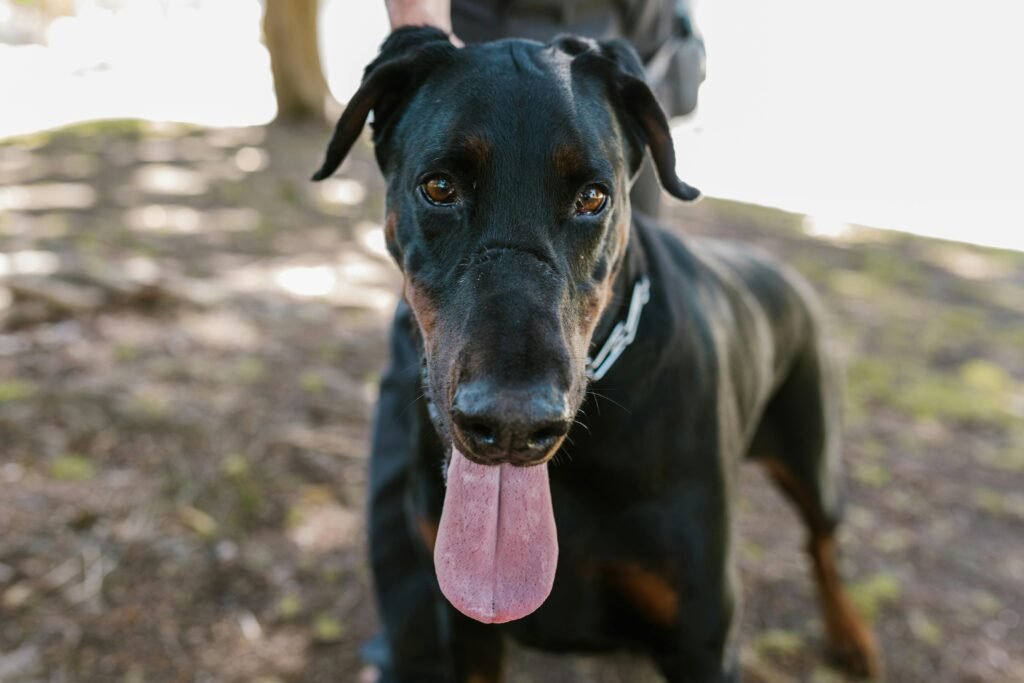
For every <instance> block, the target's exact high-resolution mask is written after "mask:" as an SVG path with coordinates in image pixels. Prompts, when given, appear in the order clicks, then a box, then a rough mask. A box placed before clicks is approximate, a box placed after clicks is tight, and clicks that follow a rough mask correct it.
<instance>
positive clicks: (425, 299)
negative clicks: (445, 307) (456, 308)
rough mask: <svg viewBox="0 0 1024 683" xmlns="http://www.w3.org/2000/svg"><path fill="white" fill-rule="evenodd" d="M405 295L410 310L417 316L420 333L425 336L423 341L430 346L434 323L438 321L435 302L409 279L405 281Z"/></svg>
mask: <svg viewBox="0 0 1024 683" xmlns="http://www.w3.org/2000/svg"><path fill="white" fill-rule="evenodd" d="M404 294H405V300H406V302H408V304H409V308H411V309H412V312H413V315H415V316H416V322H417V324H419V326H420V332H421V333H422V334H423V341H424V343H426V344H427V345H428V346H429V345H430V339H431V335H432V334H433V332H434V323H435V322H436V321H437V308H436V307H435V306H434V302H433V301H431V300H430V297H429V296H428V295H427V293H426V291H424V289H423V288H422V287H420V286H419V285H417V284H416V283H415V282H413V281H412V280H410V279H408V278H406V281H405V292H404Z"/></svg>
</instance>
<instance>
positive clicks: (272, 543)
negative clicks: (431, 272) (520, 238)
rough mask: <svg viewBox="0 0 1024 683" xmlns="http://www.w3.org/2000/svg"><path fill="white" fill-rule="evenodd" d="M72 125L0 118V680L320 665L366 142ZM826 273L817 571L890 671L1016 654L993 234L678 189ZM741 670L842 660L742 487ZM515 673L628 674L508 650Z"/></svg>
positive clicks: (354, 342)
mask: <svg viewBox="0 0 1024 683" xmlns="http://www.w3.org/2000/svg"><path fill="white" fill-rule="evenodd" d="M325 139H326V132H325V131H323V130H319V129H295V128H279V127H268V128H250V129H232V130H223V129H216V130H211V129H199V128H192V127H186V126H177V125H166V124H164V125H157V124H147V123H138V122H131V121H127V122H110V123H103V124H87V125H82V126H77V127H74V128H71V129H65V130H61V131H56V132H53V133H47V134H38V135H34V136H30V137H26V138H20V139H17V140H11V141H4V142H0V683H35V682H42V681H59V682H69V683H77V682H82V683H87V682H89V683H91V682H104V683H106V682H114V681H118V682H121V681H123V682H125V683H129V682H131V683H142V682H143V681H146V682H159V683H164V682H166V683H171V682H175V683H177V682H182V683H184V682H196V683H214V682H225V683H228V682H235V681H238V682H241V681H256V682H259V683H298V682H299V681H303V682H306V681H308V682H315V681H349V680H354V679H355V678H356V675H357V672H358V670H359V658H358V652H357V649H358V647H359V645H360V643H361V642H362V641H364V640H365V639H366V638H367V637H368V636H369V635H370V634H371V633H372V632H373V629H374V626H375V617H374V611H373V604H372V600H371V598H370V593H369V576H368V570H367V566H366V560H365V553H364V539H363V535H362V524H363V503H364V498H365V494H364V482H365V470H366V452H367V434H368V418H369V416H370V412H371V408H372V404H373V401H374V397H375V393H376V381H377V378H378V376H379V373H380V371H381V368H382V366H383V364H384V362H385V356H384V352H385V332H386V326H387V323H388V318H389V315H390V311H391V309H392V307H393V305H394V302H395V292H397V285H398V276H397V271H396V269H395V268H394V267H393V266H392V265H391V264H390V262H389V261H388V260H387V258H386V255H385V253H384V251H383V244H382V237H381V234H380V225H379V223H380V220H381V217H382V215H383V199H382V194H381V193H382V189H381V182H380V179H379V174H378V172H377V170H376V167H375V165H374V164H373V162H372V157H371V155H370V154H369V151H368V149H365V148H364V149H363V150H361V152H360V154H359V155H358V157H357V158H355V159H353V160H350V161H349V163H348V164H347V165H346V167H345V168H344V169H343V172H342V173H341V174H340V175H339V177H338V178H337V179H334V180H332V181H330V182H328V183H325V184H322V185H314V184H312V183H308V182H307V181H306V178H307V177H308V176H309V174H310V172H311V171H312V170H314V168H315V167H316V165H317V161H318V159H319V155H320V150H321V148H322V145H323V144H324V141H325ZM672 214H673V215H672V217H671V221H672V222H674V223H675V224H676V225H678V226H681V229H682V230H683V231H684V232H685V233H687V234H707V235H718V236H723V237H730V238H736V239H741V240H744V241H748V242H754V243H757V244H760V245H762V246H763V247H765V248H766V249H768V250H770V251H772V252H774V253H776V254H779V255H781V256H783V257H784V258H785V259H787V260H788V261H789V262H791V263H792V264H794V265H795V266H796V267H797V268H799V269H800V270H801V271H802V272H803V273H804V274H805V275H807V277H808V278H809V279H810V280H811V281H812V282H813V283H814V284H815V285H816V286H817V287H818V289H819V291H820V292H821V294H822V296H823V298H824V299H825V300H826V302H827V304H828V307H829V309H830V311H831V314H832V318H833V321H834V326H835V332H836V336H837V339H838V347H837V351H838V352H839V354H840V355H841V356H842V357H843V359H844V361H845V364H846V367H847V374H848V378H847V379H848V382H847V384H848V387H847V391H846V416H847V428H846V437H845V443H846V463H847V471H848V475H849V476H848V479H849V506H848V522H847V524H846V525H845V527H844V530H843V533H842V543H843V547H844V549H845V556H844V567H845V570H846V572H847V574H848V575H849V577H850V579H851V583H852V591H853V594H854V597H855V599H856V601H857V603H858V604H859V606H860V607H861V609H862V610H863V611H864V612H865V613H866V614H867V615H868V616H869V618H870V619H871V620H872V621H873V623H874V624H875V628H876V630H877V634H878V637H879V640H880V642H881V645H882V647H883V649H884V656H885V664H886V669H887V680H890V681H899V682H915V681H929V682H933V681H934V682H944V681H958V682H961V681H962V682H969V681H977V682H979V683H980V682H986V683H993V682H994V683H1011V682H1019V681H1024V626H1022V624H1021V620H1022V618H1024V542H1022V539H1024V254H1017V253H1009V252H998V251H992V250H985V249H979V248H973V247H967V246H962V245H958V244H952V243H945V242H939V241H933V240H927V239H921V238H915V237H908V236H899V235H895V234H889V233H882V232H878V231H873V230H867V229H859V228H848V227H847V228H845V229H837V228H843V226H834V225H828V224H821V223H815V222H813V221H810V220H806V219H804V218H802V217H801V216H795V215H790V214H784V213H780V212H776V211H770V210H766V209H761V208H757V207H751V206H744V205H739V204H733V203H728V202H721V201H714V200H706V201H704V202H701V203H700V204H698V205H696V206H692V207H690V206H688V207H678V208H674V209H672ZM739 526H740V535H741V542H740V546H739V560H740V566H741V575H742V579H743V590H744V597H745V608H744V612H743V615H742V627H741V630H742V634H743V656H742V661H743V665H744V670H745V673H746V677H745V680H748V681H754V682H760V683H776V682H781V681H814V682H816V683H833V682H836V683H838V682H841V681H844V680H847V679H845V678H844V677H843V676H842V675H840V674H839V673H836V672H835V671H834V670H833V669H831V668H830V667H829V665H828V662H827V661H826V660H825V658H824V657H823V655H822V647H821V646H822V637H821V628H820V622H819V619H818V616H817V612H816V606H815V603H814V600H813V593H812V584H811V581H810V577H809V575H808V571H807V563H806V561H805V558H804V555H803V553H802V551H801V545H802V536H801V531H800V527H799V525H798V523H797V522H796V518H795V516H794V514H793V512H792V511H791V510H790V509H789V508H788V507H787V506H786V505H785V504H784V503H783V502H782V500H781V498H780V496H779V495H778V494H777V493H776V492H775V491H774V489H772V488H771V487H770V486H769V485H768V484H767V483H766V479H765V478H764V476H763V475H762V473H761V472H760V471H758V470H757V469H755V468H748V469H747V471H746V472H745V473H744V480H743V482H742V502H741V515H740V519H739ZM508 673H509V680H510V681H512V682H513V683H518V682H523V683H529V682H534V683H544V682H546V681H588V682H590V681H592V682H594V683H610V682H612V681H629V682H630V683H632V682H634V681H644V680H656V677H655V676H654V674H653V673H652V672H651V670H650V668H649V667H646V666H644V665H643V664H642V663H638V662H636V661H633V660H631V659H628V658H624V657H621V656H618V657H612V658H586V659H571V660H564V659H552V658H548V657H543V656H540V655H537V654H535V653H531V652H526V651H523V650H516V651H515V652H514V653H513V655H512V657H511V661H510V664H509V672H508Z"/></svg>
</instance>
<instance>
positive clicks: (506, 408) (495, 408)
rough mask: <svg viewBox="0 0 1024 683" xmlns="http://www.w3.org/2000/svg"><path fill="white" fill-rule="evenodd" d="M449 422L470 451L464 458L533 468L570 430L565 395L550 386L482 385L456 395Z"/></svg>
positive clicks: (466, 387)
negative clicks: (531, 466) (452, 422)
mask: <svg viewBox="0 0 1024 683" xmlns="http://www.w3.org/2000/svg"><path fill="white" fill-rule="evenodd" d="M452 419H453V421H454V423H455V431H456V432H457V435H458V437H459V440H460V441H461V442H462V443H463V444H464V445H465V447H466V448H467V449H468V450H469V453H466V454H465V455H468V456H469V457H471V458H474V459H476V460H479V461H486V462H489V463H494V464H498V463H502V462H510V463H512V464H515V465H530V464H535V463H538V462H540V461H541V460H543V458H544V457H545V456H547V455H548V453H549V451H550V450H551V448H552V446H554V445H555V444H556V443H558V442H559V441H560V440H561V439H562V437H563V436H565V435H566V434H568V433H569V427H570V426H571V425H572V416H571V415H569V402H568V399H567V397H566V396H565V393H564V392H560V391H558V390H557V389H555V388H554V387H550V386H531V387H523V388H516V389H508V388H500V389H499V388H497V387H495V386H493V385H492V384H491V383H490V382H486V381H472V382H469V383H467V384H463V385H461V386H460V387H459V388H458V389H457V390H456V391H455V397H454V399H453V400H452Z"/></svg>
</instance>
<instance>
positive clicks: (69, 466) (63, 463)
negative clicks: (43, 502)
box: [50, 453, 96, 481]
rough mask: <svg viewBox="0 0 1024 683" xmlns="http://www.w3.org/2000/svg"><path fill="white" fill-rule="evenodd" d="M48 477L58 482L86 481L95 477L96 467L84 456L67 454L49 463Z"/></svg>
mask: <svg viewBox="0 0 1024 683" xmlns="http://www.w3.org/2000/svg"><path fill="white" fill-rule="evenodd" d="M50 476H51V477H53V478H54V479H58V480H60V481H88V480H89V479H92V478H93V477H94V476H96V467H95V466H94V465H93V464H92V462H91V461H90V460H89V459H88V458H86V457H85V456H82V455H77V454H75V453H68V454H67V455H62V456H61V457H59V458H57V459H56V460H54V461H53V462H51V463H50Z"/></svg>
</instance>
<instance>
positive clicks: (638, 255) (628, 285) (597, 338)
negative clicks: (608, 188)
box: [590, 218, 647, 350]
mask: <svg viewBox="0 0 1024 683" xmlns="http://www.w3.org/2000/svg"><path fill="white" fill-rule="evenodd" d="M646 274H647V254H645V253H644V247H643V243H642V242H641V240H640V236H639V234H637V222H636V218H633V219H632V220H630V222H629V242H628V243H627V244H626V253H625V254H624V255H623V257H622V265H621V266H619V272H618V274H617V275H616V276H615V281H614V282H613V283H612V297H611V302H610V303H609V304H608V308H606V309H605V311H604V313H602V314H601V319H600V320H599V321H598V323H597V327H596V328H594V336H593V337H592V341H591V345H590V346H591V349H592V350H593V349H597V348H600V347H601V345H602V344H604V342H605V340H607V339H608V335H609V334H610V333H611V331H612V328H614V327H615V325H616V323H618V322H620V321H621V320H624V319H625V318H626V314H627V313H628V312H629V304H630V299H631V298H632V295H633V288H634V287H635V286H636V283H637V281H638V280H639V279H640V278H641V277H643V276H644V275H646Z"/></svg>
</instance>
